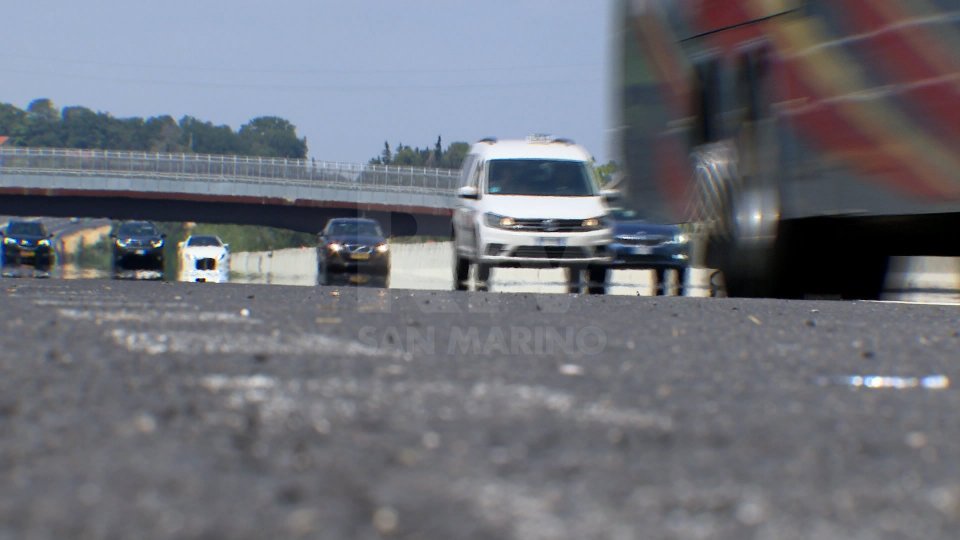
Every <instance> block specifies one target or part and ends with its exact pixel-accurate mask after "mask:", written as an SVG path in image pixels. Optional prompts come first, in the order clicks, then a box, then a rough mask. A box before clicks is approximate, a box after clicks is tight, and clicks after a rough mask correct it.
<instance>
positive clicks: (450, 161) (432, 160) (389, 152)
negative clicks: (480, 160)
mask: <svg viewBox="0 0 960 540" xmlns="http://www.w3.org/2000/svg"><path fill="white" fill-rule="evenodd" d="M469 151H470V145H469V144H467V143H465V142H455V143H451V144H450V145H449V146H447V148H446V149H444V148H443V140H442V139H441V138H440V137H439V136H438V137H437V142H436V143H435V144H434V145H433V148H430V147H426V148H419V147H410V146H406V145H404V144H403V143H399V144H397V147H396V149H391V148H390V143H389V142H387V141H384V142H383V150H382V151H381V152H380V155H379V156H377V157H375V158H372V159H371V160H370V164H371V165H402V166H408V167H430V168H436V169H459V168H460V165H461V164H462V163H463V159H464V158H465V157H466V156H467V153H468V152H469Z"/></svg>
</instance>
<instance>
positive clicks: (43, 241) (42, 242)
mask: <svg viewBox="0 0 960 540" xmlns="http://www.w3.org/2000/svg"><path fill="white" fill-rule="evenodd" d="M37 245H38V246H47V247H50V240H48V239H46V238H43V239H41V240H40V241H39V242H37Z"/></svg>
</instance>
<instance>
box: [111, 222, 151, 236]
mask: <svg viewBox="0 0 960 540" xmlns="http://www.w3.org/2000/svg"><path fill="white" fill-rule="evenodd" d="M117 234H118V235H120V236H157V229H156V228H155V227H154V226H153V225H152V224H150V223H124V224H123V225H121V226H120V230H119V231H117Z"/></svg>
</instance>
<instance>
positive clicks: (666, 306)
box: [0, 279, 960, 540]
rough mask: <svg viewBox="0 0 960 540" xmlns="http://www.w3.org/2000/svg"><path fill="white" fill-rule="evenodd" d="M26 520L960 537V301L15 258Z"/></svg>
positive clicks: (172, 532)
mask: <svg viewBox="0 0 960 540" xmlns="http://www.w3.org/2000/svg"><path fill="white" fill-rule="evenodd" d="M0 294H2V301H0V312H2V313H0V324H2V332H0V347H2V349H0V350H2V351H3V353H2V355H0V357H2V359H0V433H2V437H0V475H2V476H0V477H2V479H3V485H4V489H3V490H0V539H3V540H6V539H33V538H44V539H46V538H72V539H81V538H96V539H100V538H139V539H152V538H177V539H218V538H231V539H262V538H324V539H326V538H331V539H340V538H343V539H375V538H403V539H407V538H410V539H412V538H424V539H493V538H496V539H577V540H580V539H617V540H619V539H635V538H636V539H834V538H843V539H847V538H854V539H862V540H867V539H902V538H917V539H926V540H930V539H940V538H943V539H947V538H949V539H955V538H957V536H958V531H960V420H958V419H957V414H958V411H960V393H958V391H957V389H956V388H954V387H953V386H951V383H955V382H956V381H960V367H958V361H957V356H958V353H957V351H958V349H960V311H958V309H960V308H957V307H956V306H930V305H926V306H918V305H906V304H890V303H871V302H837V301H833V302H831V301H803V302H785V301H774V300H770V301H763V300H736V299H708V298H676V297H668V298H656V297H613V296H607V297H602V296H570V295H537V294H526V293H520V294H497V293H492V294H486V293H453V292H442V291H418V292H409V291H399V290H387V291H384V290H377V289H364V288H359V289H358V288H329V287H317V288H305V287H281V286H263V285H241V284H226V285H211V284H188V283H157V282H133V281H131V282H126V281H122V282H109V281H83V280H79V281H60V280H35V279H3V280H0Z"/></svg>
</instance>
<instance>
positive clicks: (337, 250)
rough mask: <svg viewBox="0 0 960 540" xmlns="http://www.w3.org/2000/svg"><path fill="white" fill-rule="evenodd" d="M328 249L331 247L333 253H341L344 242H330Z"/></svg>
mask: <svg viewBox="0 0 960 540" xmlns="http://www.w3.org/2000/svg"><path fill="white" fill-rule="evenodd" d="M327 249H329V250H330V252H331V253H340V251H341V250H342V249H343V244H341V243H340V242H330V243H329V244H327Z"/></svg>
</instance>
